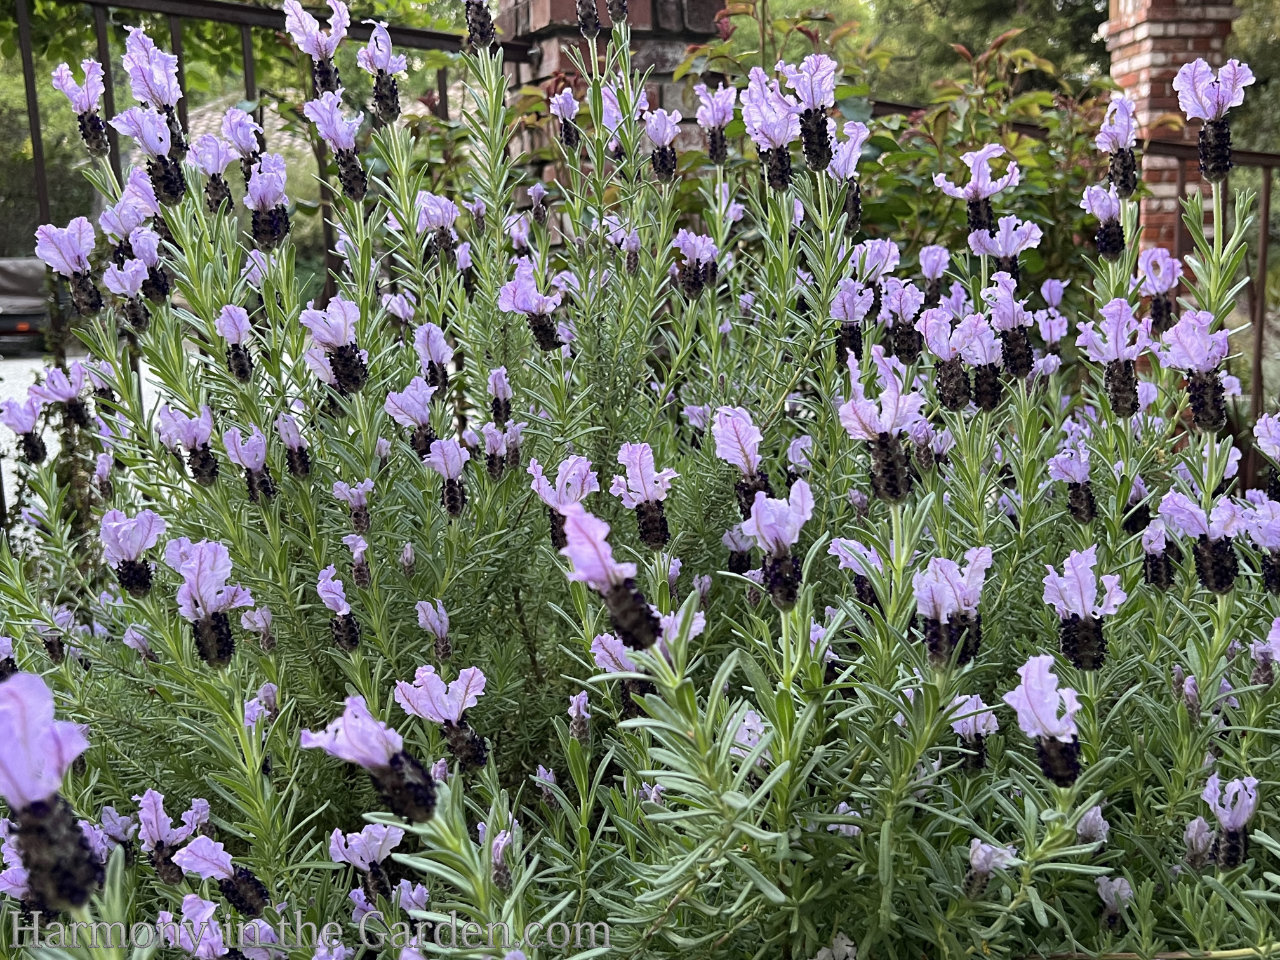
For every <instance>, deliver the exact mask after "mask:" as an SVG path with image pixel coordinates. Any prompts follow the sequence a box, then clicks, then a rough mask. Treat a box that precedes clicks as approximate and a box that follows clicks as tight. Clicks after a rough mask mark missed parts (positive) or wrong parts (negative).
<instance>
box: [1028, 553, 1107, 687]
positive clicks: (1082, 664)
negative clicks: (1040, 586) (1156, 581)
mask: <svg viewBox="0 0 1280 960" xmlns="http://www.w3.org/2000/svg"><path fill="white" fill-rule="evenodd" d="M1097 562H1098V548H1097V546H1092V547H1090V548H1089V549H1088V550H1085V551H1084V552H1083V553H1082V552H1080V551H1078V550H1073V551H1071V554H1070V556H1068V557H1067V559H1066V560H1065V561H1064V562H1063V565H1062V573H1061V574H1059V573H1058V572H1057V571H1056V570H1054V569H1053V567H1050V566H1047V565H1046V567H1045V570H1046V571H1048V572H1047V573H1046V574H1045V577H1044V602H1045V603H1047V604H1049V606H1051V607H1053V609H1054V610H1055V611H1056V612H1057V614H1058V618H1059V619H1060V620H1061V642H1062V653H1063V655H1064V656H1065V657H1066V658H1067V659H1068V660H1070V661H1071V663H1072V665H1073V666H1075V667H1076V668H1077V669H1080V670H1097V669H1099V668H1100V667H1101V666H1102V662H1103V660H1104V659H1105V658H1106V654H1107V644H1106V640H1105V638H1104V637H1103V636H1102V618H1103V617H1108V616H1111V615H1112V614H1114V613H1115V612H1116V611H1117V610H1119V609H1120V604H1122V603H1124V601H1125V599H1126V597H1127V594H1126V593H1125V592H1124V590H1122V589H1121V588H1120V577H1119V576H1118V575H1117V574H1107V575H1105V576H1103V577H1102V586H1101V590H1102V596H1101V598H1100V597H1099V596H1098V592H1099V586H1098V577H1097V575H1096V574H1095V573H1094V567H1095V566H1096V565H1097Z"/></svg>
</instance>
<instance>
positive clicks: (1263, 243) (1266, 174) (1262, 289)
mask: <svg viewBox="0 0 1280 960" xmlns="http://www.w3.org/2000/svg"><path fill="white" fill-rule="evenodd" d="M1261 169H1262V194H1261V202H1260V203H1259V211H1258V212H1259V214H1260V216H1259V217H1258V266H1257V269H1256V270H1255V275H1254V278H1253V374H1252V376H1253V415H1254V417H1258V416H1261V414H1262V407H1263V404H1264V403H1265V401H1266V391H1265V390H1264V389H1263V388H1264V384H1263V382H1262V351H1263V347H1264V345H1265V343H1266V334H1267V255H1268V254H1269V253H1270V252H1271V251H1270V247H1271V222H1270V221H1271V173H1272V170H1271V167H1262V168H1261Z"/></svg>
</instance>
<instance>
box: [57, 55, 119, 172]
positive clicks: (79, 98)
mask: <svg viewBox="0 0 1280 960" xmlns="http://www.w3.org/2000/svg"><path fill="white" fill-rule="evenodd" d="M80 68H81V69H82V70H83V71H84V86H80V84H78V83H76V81H75V77H73V76H72V74H71V68H70V67H69V66H67V64H65V63H60V64H58V66H57V68H56V69H55V70H54V71H53V88H54V89H55V90H57V91H59V92H60V93H62V94H63V95H65V96H66V98H67V99H68V100H70V101H71V109H72V110H74V111H75V112H76V119H77V121H78V122H79V125H80V139H81V140H83V141H84V145H85V146H86V147H87V148H88V150H89V153H91V154H92V155H93V156H95V157H105V156H106V155H107V154H108V153H110V152H111V142H110V141H109V140H108V139H107V127H106V124H104V123H103V122H102V117H100V116H99V115H98V105H99V104H100V103H101V102H102V94H103V93H104V92H105V90H106V86H105V84H104V83H103V80H102V77H103V72H102V64H100V63H98V61H97V60H89V59H86V60H81V61H80Z"/></svg>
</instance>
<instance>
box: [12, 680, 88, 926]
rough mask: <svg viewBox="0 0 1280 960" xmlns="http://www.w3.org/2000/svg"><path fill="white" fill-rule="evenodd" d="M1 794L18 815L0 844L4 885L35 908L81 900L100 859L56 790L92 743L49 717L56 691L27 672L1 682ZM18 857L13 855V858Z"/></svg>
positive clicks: (64, 906)
mask: <svg viewBox="0 0 1280 960" xmlns="http://www.w3.org/2000/svg"><path fill="white" fill-rule="evenodd" d="M0 739H2V740H3V741H4V743H5V757H4V760H3V762H0V796H3V797H4V798H5V801H6V802H7V803H8V805H9V809H10V810H12V811H13V815H14V817H15V819H16V829H15V828H14V827H10V826H9V822H8V821H5V822H4V823H5V827H6V830H5V833H6V835H9V831H10V830H12V834H11V835H10V837H9V838H8V839H7V842H6V843H5V846H4V863H5V865H6V866H9V865H10V864H11V863H12V861H13V860H14V859H16V860H17V864H18V869H20V870H21V871H22V874H21V875H19V876H14V875H12V874H11V872H10V871H6V872H5V876H4V879H5V881H6V882H7V883H6V885H8V886H10V887H11V888H12V887H20V888H21V891H22V900H23V902H25V903H27V904H29V905H30V906H31V907H34V908H36V909H40V910H59V911H60V910H72V909H76V908H79V907H82V906H84V905H85V903H87V902H88V899H89V896H90V894H92V893H93V891H94V888H95V887H97V886H98V885H99V884H100V883H101V881H102V865H101V862H100V861H99V860H98V858H96V857H95V856H94V854H93V850H92V849H91V847H90V844H89V841H88V839H87V837H86V835H85V833H84V832H83V831H82V830H81V829H80V828H79V827H78V826H77V824H76V821H75V814H74V813H73V812H72V810H71V806H70V805H69V804H68V803H67V802H66V800H64V799H62V797H60V796H59V795H58V791H59V790H60V789H61V787H62V778H63V775H64V774H65V773H66V771H67V770H68V769H69V768H70V766H71V764H72V763H73V762H74V761H75V759H76V758H77V757H78V756H80V754H82V753H83V752H84V751H85V750H86V749H88V747H89V741H88V739H87V737H86V736H85V728H84V727H82V726H81V725H80V724H78V723H71V722H68V721H65V720H55V719H54V703H53V693H52V692H51V691H50V690H49V688H48V686H47V685H46V684H45V682H44V680H43V679H41V678H40V677H39V676H37V675H36V674H32V673H15V674H13V675H12V676H10V677H9V678H8V679H6V680H4V681H3V682H0ZM15 854H16V857H15V856H14V855H15Z"/></svg>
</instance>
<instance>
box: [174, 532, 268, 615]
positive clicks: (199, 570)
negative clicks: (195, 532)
mask: <svg viewBox="0 0 1280 960" xmlns="http://www.w3.org/2000/svg"><path fill="white" fill-rule="evenodd" d="M164 561H165V563H167V564H168V565H169V566H170V567H172V568H173V569H174V570H176V571H177V572H178V573H179V574H181V576H182V586H180V587H179V588H178V596H177V600H178V612H179V613H181V614H182V616H183V617H185V618H186V619H187V620H190V621H192V622H195V621H197V620H203V619H204V618H205V617H208V616H211V615H212V614H215V613H225V612H226V611H228V610H232V609H234V608H236V607H251V606H253V596H252V595H251V594H250V593H249V591H248V590H246V589H245V588H244V587H242V586H241V585H240V584H238V583H236V584H230V585H228V584H227V578H228V577H230V576H231V554H230V552H228V550H227V548H226V545H225V544H222V543H219V542H217V541H216V540H201V541H199V542H198V543H192V542H191V541H190V540H188V539H187V538H186V537H180V538H178V539H177V540H170V541H169V542H168V543H167V544H165V548H164Z"/></svg>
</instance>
